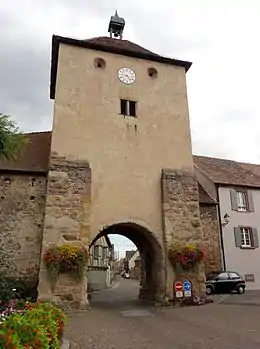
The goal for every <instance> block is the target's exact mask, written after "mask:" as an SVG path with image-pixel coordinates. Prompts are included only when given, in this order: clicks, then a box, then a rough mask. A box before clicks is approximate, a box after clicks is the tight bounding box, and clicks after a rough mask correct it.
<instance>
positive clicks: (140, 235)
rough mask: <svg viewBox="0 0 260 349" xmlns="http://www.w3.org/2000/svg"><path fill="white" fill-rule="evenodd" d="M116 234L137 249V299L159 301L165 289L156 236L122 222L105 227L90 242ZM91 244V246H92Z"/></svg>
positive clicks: (161, 255) (141, 227) (161, 256)
mask: <svg viewBox="0 0 260 349" xmlns="http://www.w3.org/2000/svg"><path fill="white" fill-rule="evenodd" d="M109 234H118V235H122V236H125V237H127V238H128V239H130V240H131V241H132V242H133V243H134V244H135V245H136V247H137V248H138V251H139V253H140V259H141V266H142V270H143V273H142V278H141V288H140V292H139V298H141V299H146V300H154V301H161V300H162V298H163V297H162V294H163V290H164V289H165V286H166V285H165V275H164V273H165V268H164V262H163V256H164V254H163V247H162V246H161V245H160V242H159V241H158V240H157V238H156V236H155V235H154V234H153V233H152V232H151V231H149V230H148V229H147V228H145V227H143V226H140V225H139V224H136V223H133V222H122V223H116V224H113V225H110V226H108V227H105V228H104V229H103V230H102V231H101V232H100V233H99V234H98V235H97V236H96V237H95V239H94V240H93V241H92V244H94V243H95V241H97V240H98V239H100V238H101V237H103V236H105V235H109ZM92 244H91V245H92Z"/></svg>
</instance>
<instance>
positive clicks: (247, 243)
mask: <svg viewBox="0 0 260 349" xmlns="http://www.w3.org/2000/svg"><path fill="white" fill-rule="evenodd" d="M240 233H241V242H242V243H241V247H253V241H252V240H253V239H252V229H251V228H240Z"/></svg>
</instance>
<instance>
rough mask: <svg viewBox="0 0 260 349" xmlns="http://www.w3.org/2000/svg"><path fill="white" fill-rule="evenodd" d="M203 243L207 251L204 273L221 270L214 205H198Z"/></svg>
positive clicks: (216, 214) (216, 217)
mask: <svg viewBox="0 0 260 349" xmlns="http://www.w3.org/2000/svg"><path fill="white" fill-rule="evenodd" d="M200 218H201V225H202V234H203V243H204V245H205V247H206V251H207V260H206V263H205V271H206V273H208V272H210V271H214V270H215V271H216V270H221V250H220V233H219V223H218V212H217V206H216V205H200Z"/></svg>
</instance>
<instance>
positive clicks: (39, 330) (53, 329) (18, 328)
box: [0, 303, 66, 349]
mask: <svg viewBox="0 0 260 349" xmlns="http://www.w3.org/2000/svg"><path fill="white" fill-rule="evenodd" d="M65 321H66V316H65V315H64V314H63V312H62V311H61V310H60V309H58V308H56V307H54V306H53V305H52V304H50V303H35V304H32V303H27V304H26V309H25V311H24V313H22V314H21V313H20V314H12V315H10V316H9V317H8V318H7V320H6V321H4V322H3V323H2V325H1V326H0V348H6V349H9V348H10V349H21V348H23V349H24V348H28V349H29V348H30V349H38V348H42V349H49V348H52V349H58V348H59V339H60V337H61V334H62V331H63V327H64V324H65Z"/></svg>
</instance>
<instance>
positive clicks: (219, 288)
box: [215, 272, 230, 293]
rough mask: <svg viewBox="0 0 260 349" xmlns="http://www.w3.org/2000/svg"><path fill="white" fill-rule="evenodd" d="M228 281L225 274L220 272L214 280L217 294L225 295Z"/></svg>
mask: <svg viewBox="0 0 260 349" xmlns="http://www.w3.org/2000/svg"><path fill="white" fill-rule="evenodd" d="M229 287H230V279H229V275H228V273H227V272H222V273H220V274H218V276H217V277H216V279H215V289H216V292H217V293H227V292H229Z"/></svg>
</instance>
